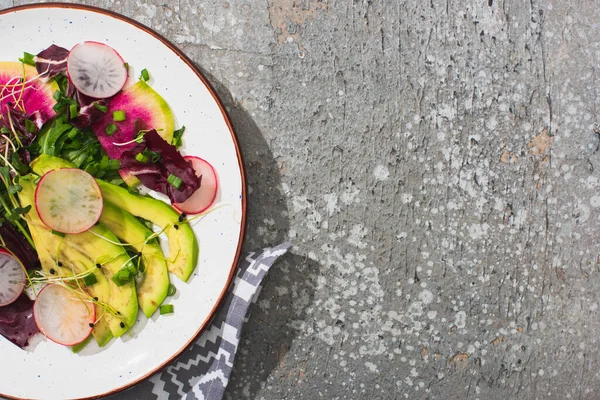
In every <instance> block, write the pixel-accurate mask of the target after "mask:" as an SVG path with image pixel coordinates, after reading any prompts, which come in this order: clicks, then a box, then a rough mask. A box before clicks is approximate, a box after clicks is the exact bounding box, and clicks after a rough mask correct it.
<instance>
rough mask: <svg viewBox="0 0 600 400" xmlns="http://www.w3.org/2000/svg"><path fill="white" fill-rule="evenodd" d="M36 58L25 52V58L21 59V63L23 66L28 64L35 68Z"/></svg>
mask: <svg viewBox="0 0 600 400" xmlns="http://www.w3.org/2000/svg"><path fill="white" fill-rule="evenodd" d="M34 57H35V56H34V55H33V54H30V53H27V52H23V57H22V58H19V61H20V62H22V63H23V64H27V65H31V66H33V67H35V61H34Z"/></svg>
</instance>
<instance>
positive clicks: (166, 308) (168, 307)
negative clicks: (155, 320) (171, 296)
mask: <svg viewBox="0 0 600 400" xmlns="http://www.w3.org/2000/svg"><path fill="white" fill-rule="evenodd" d="M165 314H173V304H163V305H162V306H160V315H165Z"/></svg>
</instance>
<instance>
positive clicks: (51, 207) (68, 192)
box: [35, 168, 104, 233]
mask: <svg viewBox="0 0 600 400" xmlns="http://www.w3.org/2000/svg"><path fill="white" fill-rule="evenodd" d="M103 208H104V203H103V201H102V192H101V191H100V186H98V183H97V182H96V180H95V179H94V177H93V176H91V175H90V174H88V173H87V172H85V171H83V170H80V169H77V168H63V169H57V170H53V171H49V172H47V173H46V174H45V175H44V176H43V177H42V179H40V182H39V183H38V185H37V187H36V189H35V209H36V210H37V212H38V214H39V216H40V219H41V220H42V222H43V223H44V225H46V226H47V227H48V228H50V229H53V230H55V231H57V232H62V233H80V232H84V231H86V230H88V229H90V228H91V227H92V226H94V224H95V223H96V222H98V219H100V215H101V214H102V209H103Z"/></svg>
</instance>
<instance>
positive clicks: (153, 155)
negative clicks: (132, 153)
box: [150, 151, 160, 164]
mask: <svg viewBox="0 0 600 400" xmlns="http://www.w3.org/2000/svg"><path fill="white" fill-rule="evenodd" d="M159 160H160V153H157V152H154V151H151V152H150V161H151V162H152V163H153V164H156V163H157V162H158V161H159Z"/></svg>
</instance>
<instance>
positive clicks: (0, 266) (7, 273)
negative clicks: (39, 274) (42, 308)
mask: <svg viewBox="0 0 600 400" xmlns="http://www.w3.org/2000/svg"><path fill="white" fill-rule="evenodd" d="M26 280H27V275H25V268H24V267H23V264H21V261H19V260H18V259H17V257H15V256H14V255H13V254H12V253H11V252H10V251H8V250H7V249H4V248H1V247H0V307H2V306H7V305H9V304H11V303H13V302H14V301H16V300H17V299H18V298H19V296H20V295H21V293H23V289H24V288H25V282H26Z"/></svg>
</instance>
